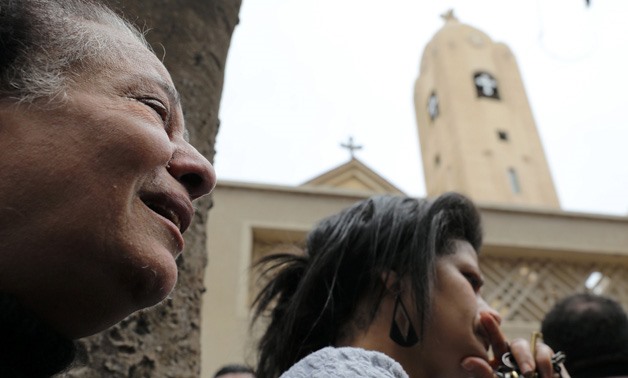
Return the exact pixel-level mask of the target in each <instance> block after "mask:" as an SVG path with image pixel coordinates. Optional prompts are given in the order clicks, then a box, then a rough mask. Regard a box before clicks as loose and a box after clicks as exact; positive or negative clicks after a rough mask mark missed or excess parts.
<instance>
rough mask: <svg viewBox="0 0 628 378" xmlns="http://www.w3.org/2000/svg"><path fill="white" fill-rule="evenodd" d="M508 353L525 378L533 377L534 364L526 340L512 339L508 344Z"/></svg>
mask: <svg viewBox="0 0 628 378" xmlns="http://www.w3.org/2000/svg"><path fill="white" fill-rule="evenodd" d="M510 353H512V356H513V357H514V358H515V361H517V365H518V366H519V370H520V371H521V373H523V375H524V376H525V377H531V376H533V375H534V370H535V368H536V364H535V362H534V357H533V356H532V351H531V349H530V343H529V342H528V340H525V339H514V340H513V341H512V342H511V343H510ZM550 365H551V364H550ZM550 377H551V376H550Z"/></svg>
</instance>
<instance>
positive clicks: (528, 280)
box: [480, 256, 628, 323]
mask: <svg viewBox="0 0 628 378" xmlns="http://www.w3.org/2000/svg"><path fill="white" fill-rule="evenodd" d="M480 265H481V269H482V272H483V273H484V277H485V280H486V284H485V288H484V289H483V290H484V292H483V295H484V299H485V300H486V302H488V303H489V304H490V305H491V306H492V307H493V308H495V309H496V310H497V311H499V312H500V314H501V315H502V318H503V320H504V321H515V322H533V323H537V322H539V321H540V320H541V319H542V318H543V316H544V315H545V313H547V311H548V310H549V309H550V308H551V307H552V305H553V304H554V303H555V302H556V300H558V299H560V298H562V297H564V296H566V295H569V294H572V293H574V292H582V291H587V290H588V291H592V292H594V293H597V294H603V295H606V296H609V297H611V298H614V299H615V300H618V301H619V302H621V303H622V304H623V306H624V308H628V268H627V267H626V266H622V265H617V264H610V263H599V262H595V261H590V262H586V261H582V262H580V261H578V262H573V261H568V260H551V259H542V258H512V257H494V256H482V258H481V262H480ZM595 272H597V273H595Z"/></svg>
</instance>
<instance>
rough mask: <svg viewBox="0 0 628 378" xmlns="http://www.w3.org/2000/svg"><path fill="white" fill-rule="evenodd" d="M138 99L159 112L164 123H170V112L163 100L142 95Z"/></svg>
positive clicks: (158, 114)
mask: <svg viewBox="0 0 628 378" xmlns="http://www.w3.org/2000/svg"><path fill="white" fill-rule="evenodd" d="M137 100H138V101H140V102H141V103H143V104H144V105H146V106H148V107H149V108H151V109H152V110H153V111H154V112H155V113H156V114H157V116H159V118H160V119H161V121H162V122H163V123H164V125H168V123H169V121H170V112H169V111H168V108H167V107H166V105H164V103H163V102H162V101H160V100H157V99H155V98H151V97H141V98H138V99H137Z"/></svg>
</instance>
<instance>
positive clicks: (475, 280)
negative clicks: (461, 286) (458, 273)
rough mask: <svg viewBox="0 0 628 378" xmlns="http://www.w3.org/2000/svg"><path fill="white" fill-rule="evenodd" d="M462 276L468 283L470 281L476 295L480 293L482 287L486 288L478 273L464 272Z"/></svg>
mask: <svg viewBox="0 0 628 378" xmlns="http://www.w3.org/2000/svg"><path fill="white" fill-rule="evenodd" d="M462 275H463V276H464V278H466V279H467V281H469V284H470V285H471V287H472V288H473V291H475V292H476V293H478V292H479V291H480V289H481V288H482V286H484V279H483V278H482V277H481V276H480V275H478V274H477V273H474V272H462Z"/></svg>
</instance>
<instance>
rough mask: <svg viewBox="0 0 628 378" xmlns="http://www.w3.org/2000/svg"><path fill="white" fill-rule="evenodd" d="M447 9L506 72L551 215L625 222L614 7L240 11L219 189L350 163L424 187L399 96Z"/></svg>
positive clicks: (623, 112)
mask: <svg viewBox="0 0 628 378" xmlns="http://www.w3.org/2000/svg"><path fill="white" fill-rule="evenodd" d="M449 8H453V9H454V10H455V14H456V16H457V17H458V19H459V20H460V21H461V22H464V23H466V24H469V25H471V26H474V27H476V28H478V29H480V30H482V31H484V32H485V33H487V34H488V35H489V36H490V37H491V38H492V39H493V40H495V41H500V42H504V43H506V44H507V45H508V46H509V47H510V48H511V49H512V51H513V53H514V54H515V57H516V58H517V61H518V63H519V68H520V70H521V73H522V76H523V80H524V85H525V87H526V90H527V93H528V97H529V99H530V102H531V105H532V111H533V114H534V117H535V119H536V122H537V127H538V128H539V133H540V135H541V139H542V142H543V145H544V147H545V151H546V154H547V158H548V161H549V165H550V169H551V171H552V175H553V178H554V183H555V186H556V189H557V191H558V196H559V198H560V202H561V206H562V208H563V209H564V210H569V211H578V212H588V213H598V214H612V215H626V214H628V93H627V92H628V1H626V0H591V6H590V7H589V8H586V6H585V1H584V0H537V1H523V0H519V1H514V0H474V1H465V0H461V1H427V0H389V1H381V0H378V1H375V0H243V3H242V8H241V11H240V24H239V25H238V27H237V28H236V30H235V33H234V35H233V40H232V45H231V49H230V51H229V56H228V59H227V69H226V77H225V88H224V92H223V97H222V103H221V110H220V118H221V121H222V123H221V127H220V131H219V134H218V139H217V143H216V150H217V154H216V157H215V168H216V171H217V173H218V177H219V179H223V180H237V181H247V182H259V183H269V184H281V185H298V184H301V183H303V182H304V181H307V180H309V179H310V178H312V177H315V176H317V175H319V174H321V173H323V172H325V171H327V170H329V169H332V168H334V167H336V166H338V165H340V164H343V163H345V162H346V161H347V160H348V159H349V153H348V152H347V151H346V150H344V149H342V148H340V143H341V142H346V141H347V139H348V137H349V136H353V137H354V139H355V141H356V142H357V143H359V144H361V145H363V146H364V147H363V149H362V150H360V151H358V152H357V153H356V157H358V158H359V159H360V160H361V161H362V162H364V163H365V164H366V165H368V166H369V167H370V168H372V169H373V170H374V171H376V172H377V173H379V174H380V175H381V176H383V177H384V178H386V179H387V180H388V181H390V182H391V183H393V184H394V185H396V186H397V187H399V188H400V189H401V190H403V191H405V192H406V193H407V194H409V195H413V196H424V195H425V184H424V179H423V169H422V164H421V155H420V150H419V140H418V131H417V127H416V120H415V116H414V104H413V85H414V81H415V80H416V78H417V76H418V73H419V63H420V58H421V55H422V52H423V49H424V48H425V45H426V44H427V42H428V41H429V40H430V39H431V38H432V36H433V35H434V33H436V32H437V31H438V30H439V29H440V28H441V26H442V25H443V20H442V19H441V18H440V17H439V16H440V14H442V13H444V12H445V11H446V10H447V9H449Z"/></svg>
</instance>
